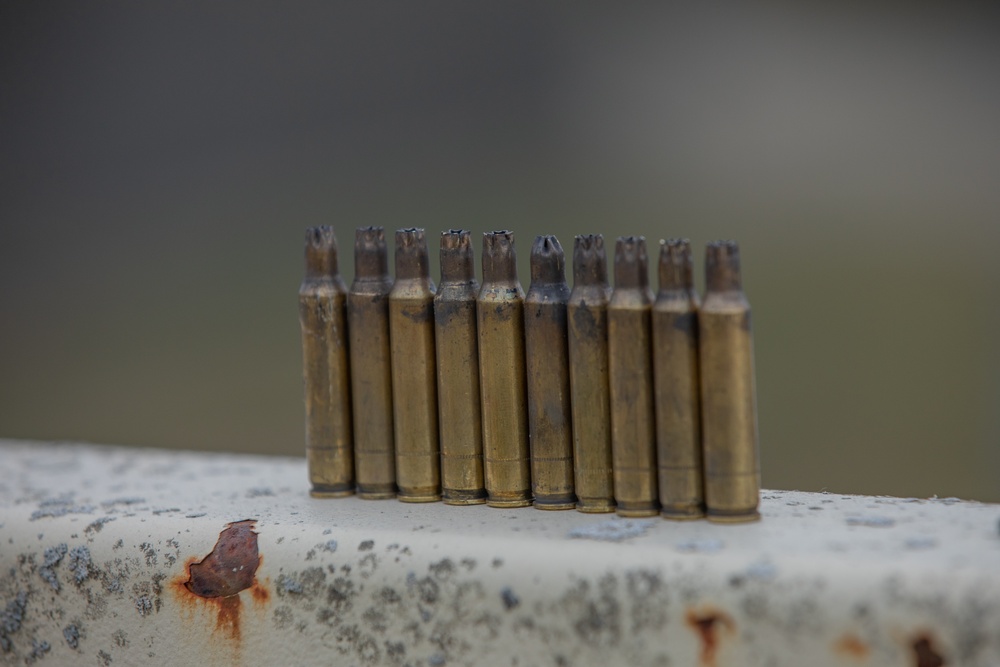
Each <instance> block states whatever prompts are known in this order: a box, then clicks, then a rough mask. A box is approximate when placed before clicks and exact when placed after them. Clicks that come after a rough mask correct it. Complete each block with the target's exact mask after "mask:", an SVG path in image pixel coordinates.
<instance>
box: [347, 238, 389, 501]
mask: <svg viewBox="0 0 1000 667" xmlns="http://www.w3.org/2000/svg"><path fill="white" fill-rule="evenodd" d="M391 289H392V278H391V277H390V276H389V263H388V257H387V253H386V247H385V233H384V232H383V230H382V228H381V227H363V228H361V229H358V230H357V233H356V235H355V241H354V282H353V283H351V289H350V291H349V292H348V293H347V321H348V331H349V333H350V356H351V390H352V392H351V393H352V401H353V405H354V412H353V414H354V466H355V477H356V483H357V490H358V496H360V497H361V498H369V499H377V498H392V497H394V496H395V495H396V455H395V446H394V442H395V440H394V434H393V417H392V368H391V352H390V346H389V290H391Z"/></svg>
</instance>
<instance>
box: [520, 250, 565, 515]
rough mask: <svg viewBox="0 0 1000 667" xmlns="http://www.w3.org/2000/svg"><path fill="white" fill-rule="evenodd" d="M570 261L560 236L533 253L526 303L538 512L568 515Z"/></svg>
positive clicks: (533, 472)
mask: <svg viewBox="0 0 1000 667" xmlns="http://www.w3.org/2000/svg"><path fill="white" fill-rule="evenodd" d="M568 299H569V286H567V285H566V257H565V255H564V254H563V249H562V246H561V245H559V240H558V239H556V237H555V236H539V237H537V238H536V239H535V243H534V245H532V247H531V286H530V287H529V288H528V294H527V296H526V297H525V299H524V345H525V358H526V360H527V361H526V364H527V379H528V434H529V443H530V449H531V488H532V492H533V494H534V497H535V501H534V504H535V507H536V508H537V509H543V510H569V509H573V507H574V506H575V505H576V496H575V495H574V493H573V429H572V427H571V423H570V419H571V416H570V402H569V401H570V395H569V350H568V348H567V345H568V342H567V335H568V334H567V329H566V301H567V300H568Z"/></svg>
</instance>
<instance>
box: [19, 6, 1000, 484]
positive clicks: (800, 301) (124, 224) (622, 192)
mask: <svg viewBox="0 0 1000 667" xmlns="http://www.w3.org/2000/svg"><path fill="white" fill-rule="evenodd" d="M984 7H985V6H984ZM998 27H1000V22H998V18H997V15H996V13H995V11H993V10H990V11H989V12H987V10H985V9H983V8H982V7H980V6H979V5H972V4H961V3H941V4H939V5H936V6H932V5H927V6H921V7H916V6H914V5H912V3H886V2H877V3H830V5H829V6H826V7H823V6H819V5H816V4H814V3H807V4H797V3H775V2H771V3H727V4H716V3H700V2H699V3H669V4H668V3H662V4H661V3H606V4H589V3H538V2H494V3H469V2H449V3H441V2H421V3H414V2H399V3H382V2H364V3H325V2H312V3H310V2H296V3H258V2H239V3H235V2H212V3H196V2H144V3H100V2H97V3H76V2H63V3H56V2H47V3H27V2H24V3H4V5H3V6H2V7H0V315H2V324H0V436H3V437H18V438H22V437H23V438H39V439H72V440H77V439H81V440H90V441H95V442H107V443H123V444H130V445H142V446H147V445H149V446H161V447H174V448H194V449H218V450H233V451H245V452H261V453H274V454H294V455H298V454H300V453H301V452H302V450H303V427H302V395H301V394H302V392H301V359H300V349H299V332H298V321H297V304H296V291H297V288H298V284H299V281H300V280H301V271H302V243H303V230H304V228H305V227H307V226H311V225H317V224H332V225H334V227H335V228H336V230H337V233H338V235H339V238H340V241H341V244H342V247H343V248H344V251H343V252H342V253H341V259H342V268H343V273H344V275H345V277H346V278H347V279H348V281H349V280H350V278H351V276H352V275H353V269H352V257H351V252H350V244H351V241H352V238H353V229H354V228H355V227H356V226H359V225H370V224H376V225H384V226H385V227H386V228H387V229H389V230H393V229H396V228H399V227H405V226H422V227H426V228H427V230H428V233H429V235H430V236H431V238H435V237H436V236H437V233H438V232H440V231H441V230H443V229H446V228H449V227H465V228H469V229H472V230H473V231H474V232H475V233H476V235H477V236H478V233H479V232H482V231H486V230H489V229H496V228H511V229H513V230H515V232H516V234H517V238H518V245H519V248H520V250H521V259H522V261H521V273H522V278H523V279H524V280H527V263H526V260H527V250H528V248H529V247H530V241H531V239H532V238H533V236H534V235H535V234H538V233H555V234H557V235H558V236H559V237H560V238H561V239H562V242H563V245H564V247H566V248H571V246H572V236H573V235H574V234H579V233H593V232H603V233H604V234H605V235H607V236H610V237H614V236H618V235H620V234H643V235H645V236H646V237H647V238H648V239H650V241H651V242H654V243H655V241H656V240H657V239H659V238H661V237H664V236H688V237H690V238H691V239H692V241H693V242H694V243H695V244H696V247H697V248H698V251H697V253H698V264H699V269H700V265H701V254H702V252H703V250H702V249H703V246H704V243H705V242H706V241H708V240H711V239H714V238H718V237H725V238H735V239H737V240H739V241H740V244H741V248H742V255H743V263H744V283H745V286H746V289H747V292H748V295H749V297H750V300H751V303H752V304H753V307H754V317H755V320H754V321H755V335H756V351H757V383H758V391H759V411H760V415H759V417H760V435H761V447H762V450H761V458H762V466H763V482H764V485H765V486H766V487H772V488H775V487H776V488H795V489H807V490H820V489H829V490H831V491H839V492H861V493H870V494H895V495H904V496H929V495H931V494H937V495H940V496H960V497H965V498H976V499H980V500H991V501H1000V446H998V445H1000V409H998V408H1000V353H998V345H997V340H998V338H1000V308H998V303H1000V301H998V298H997V296H996V288H997V286H998V284H1000V264H998V262H997V260H996V248H997V246H998V243H1000V225H998V223H1000V121H998V119H1000V76H998V73H1000V40H998V39H997V36H998V34H1000V31H998V30H997V28H998ZM434 270H435V271H436V270H437V263H436V259H435V263H434ZM699 280H700V277H699ZM0 454H2V452H0Z"/></svg>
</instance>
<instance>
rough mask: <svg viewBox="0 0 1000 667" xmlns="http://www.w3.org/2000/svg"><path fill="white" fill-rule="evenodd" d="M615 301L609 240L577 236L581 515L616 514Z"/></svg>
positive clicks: (573, 332) (572, 354)
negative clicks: (611, 327) (611, 312)
mask: <svg viewBox="0 0 1000 667" xmlns="http://www.w3.org/2000/svg"><path fill="white" fill-rule="evenodd" d="M610 295H611V288H610V287H609V286H608V260H607V256H606V255H605V252H604V237H603V236H601V235H600V234H584V235H582V236H577V237H576V239H575V241H574V244H573V290H572V291H571V292H570V294H569V301H568V303H567V304H566V317H567V319H568V321H569V379H570V392H571V393H572V399H571V400H570V406H571V409H572V413H573V426H574V428H573V466H574V479H575V491H576V497H577V505H576V508H577V509H578V510H580V511H581V512H593V513H600V512H613V511H614V509H615V488H614V478H613V477H612V471H611V387H610V385H609V381H608V298H609V297H610Z"/></svg>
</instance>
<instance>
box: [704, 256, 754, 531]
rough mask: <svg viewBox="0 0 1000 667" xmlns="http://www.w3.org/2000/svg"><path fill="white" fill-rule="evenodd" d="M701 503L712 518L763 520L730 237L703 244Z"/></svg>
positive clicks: (743, 309) (749, 364) (749, 360)
mask: <svg viewBox="0 0 1000 667" xmlns="http://www.w3.org/2000/svg"><path fill="white" fill-rule="evenodd" d="M698 336H699V348H698V351H699V366H700V368H701V429H702V431H701V432H702V452H703V456H704V465H705V504H706V505H707V506H708V518H709V519H710V520H711V521H719V522H727V523H728V522H734V523H742V522H746V521H756V520H757V519H759V518H760V515H759V513H758V512H757V503H758V502H759V496H760V454H759V451H758V446H757V397H756V389H755V385H754V383H755V378H754V367H753V333H752V331H751V325H750V303H749V302H748V301H747V298H746V295H745V294H744V293H743V282H742V279H741V275H740V250H739V246H737V245H736V243H735V242H733V241H718V242H716V243H710V244H708V247H707V248H705V302H704V303H703V304H702V306H701V309H700V310H699V311H698Z"/></svg>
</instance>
